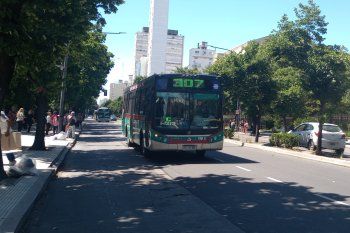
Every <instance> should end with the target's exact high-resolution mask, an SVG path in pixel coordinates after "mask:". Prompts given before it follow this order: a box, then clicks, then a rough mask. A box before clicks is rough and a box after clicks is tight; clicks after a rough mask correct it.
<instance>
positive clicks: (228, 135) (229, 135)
mask: <svg viewBox="0 0 350 233" xmlns="http://www.w3.org/2000/svg"><path fill="white" fill-rule="evenodd" d="M234 135H235V131H234V130H233V129H231V128H228V129H224V136H225V138H230V139H232V138H233V136H234Z"/></svg>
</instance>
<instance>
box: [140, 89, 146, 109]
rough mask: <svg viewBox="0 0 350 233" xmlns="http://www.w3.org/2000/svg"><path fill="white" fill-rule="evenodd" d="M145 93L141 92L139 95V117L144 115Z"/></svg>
mask: <svg viewBox="0 0 350 233" xmlns="http://www.w3.org/2000/svg"><path fill="white" fill-rule="evenodd" d="M145 105H146V103H145V91H144V90H142V91H141V93H140V109H139V110H140V111H139V114H140V115H143V114H145Z"/></svg>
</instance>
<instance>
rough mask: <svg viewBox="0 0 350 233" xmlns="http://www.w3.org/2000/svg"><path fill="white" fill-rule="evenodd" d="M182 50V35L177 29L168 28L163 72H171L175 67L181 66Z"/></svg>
mask: <svg viewBox="0 0 350 233" xmlns="http://www.w3.org/2000/svg"><path fill="white" fill-rule="evenodd" d="M183 51H184V36H181V35H179V32H178V31H177V30H168V37H167V48H166V57H165V73H167V74H169V73H173V72H174V71H175V70H176V68H178V67H182V63H183Z"/></svg>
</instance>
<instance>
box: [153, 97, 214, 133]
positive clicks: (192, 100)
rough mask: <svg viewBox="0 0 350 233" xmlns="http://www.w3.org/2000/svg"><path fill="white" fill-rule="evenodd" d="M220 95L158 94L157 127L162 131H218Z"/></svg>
mask: <svg viewBox="0 0 350 233" xmlns="http://www.w3.org/2000/svg"><path fill="white" fill-rule="evenodd" d="M219 99H220V98H219V94H201V93H176V92H157V98H156V104H155V109H156V117H155V120H156V127H157V128H160V129H179V130H191V129H196V130H198V129H199V130H200V129H217V128H219V126H220V117H219V116H220V111H219V109H220V101H219Z"/></svg>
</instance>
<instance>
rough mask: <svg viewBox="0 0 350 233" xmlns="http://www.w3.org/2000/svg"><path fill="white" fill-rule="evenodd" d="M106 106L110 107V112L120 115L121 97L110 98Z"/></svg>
mask: <svg viewBox="0 0 350 233" xmlns="http://www.w3.org/2000/svg"><path fill="white" fill-rule="evenodd" d="M107 107H108V108H109V109H111V111H112V113H114V114H116V115H121V114H122V109H123V98H122V97H118V98H117V99H115V100H112V101H111V102H110V103H108V104H107Z"/></svg>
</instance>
